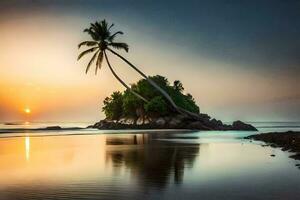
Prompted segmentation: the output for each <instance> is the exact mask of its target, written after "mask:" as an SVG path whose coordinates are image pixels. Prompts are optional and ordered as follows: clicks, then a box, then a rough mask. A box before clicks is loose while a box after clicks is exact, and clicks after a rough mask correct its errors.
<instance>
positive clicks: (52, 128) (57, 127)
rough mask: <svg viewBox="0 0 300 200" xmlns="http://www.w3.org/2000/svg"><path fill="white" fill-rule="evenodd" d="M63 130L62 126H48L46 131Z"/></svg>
mask: <svg viewBox="0 0 300 200" xmlns="http://www.w3.org/2000/svg"><path fill="white" fill-rule="evenodd" d="M61 129H62V128H61V127H60V126H48V127H46V128H45V130H61Z"/></svg>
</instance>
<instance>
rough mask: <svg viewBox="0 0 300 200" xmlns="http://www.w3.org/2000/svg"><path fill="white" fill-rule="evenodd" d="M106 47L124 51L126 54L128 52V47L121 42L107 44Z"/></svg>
mask: <svg viewBox="0 0 300 200" xmlns="http://www.w3.org/2000/svg"><path fill="white" fill-rule="evenodd" d="M108 46H112V47H113V48H115V49H120V50H122V49H123V50H125V51H126V52H128V50H129V46H128V44H126V43H123V42H111V43H109V44H108Z"/></svg>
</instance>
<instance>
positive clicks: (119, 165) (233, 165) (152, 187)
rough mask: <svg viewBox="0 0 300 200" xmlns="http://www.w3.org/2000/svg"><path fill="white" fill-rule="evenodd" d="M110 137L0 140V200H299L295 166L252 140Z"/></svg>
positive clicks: (229, 135) (205, 134) (233, 134)
mask: <svg viewBox="0 0 300 200" xmlns="http://www.w3.org/2000/svg"><path fill="white" fill-rule="evenodd" d="M112 132H113V131H110V132H109V133H105V131H95V130H93V132H92V133H91V132H85V133H84V134H83V135H82V134H80V132H79V133H78V132H76V134H79V135H70V134H72V133H67V134H65V133H63V134H62V133H61V132H58V133H56V132H52V133H51V134H52V136H49V135H48V136H47V134H48V133H38V134H36V133H28V132H27V133H23V135H20V133H18V134H17V135H14V134H13V135H11V134H10V135H9V136H10V137H2V138H0V177H1V178H0V199H1V200H2V199H3V200H9V199H33V200H34V199H200V198H201V199H230V200H234V199H263V200H266V199H300V170H299V169H298V168H297V167H295V164H296V163H299V162H298V161H295V160H292V159H289V158H288V156H289V154H288V153H286V152H282V151H281V150H280V149H274V148H271V147H263V146H262V143H260V142H253V143H251V142H250V141H248V140H243V139H241V138H242V137H244V136H247V135H249V134H253V132H237V131H226V132H224V131H223V132H222V131H202V132H199V131H198V132H173V131H164V132H159V131H151V132H140V131H131V133H126V132H125V131H123V132H122V133H120V132H119V131H114V132H113V133H114V134H112ZM127 132H128V131H127ZM45 134H46V135H45ZM68 134H69V135H68ZM1 135H2V134H1ZM7 135H8V134H7ZM7 135H6V136H7ZM26 135H27V136H26ZM4 136H5V135H4ZM11 136H12V137H11ZM15 136H18V137H15ZM33 136H34V137H33ZM271 154H275V155H276V156H275V157H271V156H270V155H271Z"/></svg>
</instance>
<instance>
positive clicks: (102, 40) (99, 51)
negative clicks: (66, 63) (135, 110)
mask: <svg viewBox="0 0 300 200" xmlns="http://www.w3.org/2000/svg"><path fill="white" fill-rule="evenodd" d="M113 26H114V24H112V25H110V26H109V27H108V24H107V22H106V21H105V20H103V21H101V22H100V23H98V22H96V23H95V24H91V27H90V28H89V29H85V30H84V32H87V33H88V34H89V35H90V36H91V37H92V39H93V41H84V42H81V43H80V44H79V45H78V48H80V47H81V46H83V45H85V46H88V47H91V48H89V49H87V50H85V51H83V52H81V53H80V54H79V56H78V60H79V59H80V58H82V57H83V56H84V55H87V54H89V53H93V52H95V53H94V54H93V56H92V58H91V60H90V61H89V63H88V65H87V67H86V70H85V72H86V73H87V72H88V71H89V69H90V67H91V65H92V64H93V63H94V61H95V60H96V68H95V74H97V71H98V69H101V66H102V62H103V57H105V60H106V63H107V65H108V67H109V69H110V71H111V72H112V74H113V75H114V77H115V78H116V79H117V80H118V81H119V82H120V83H121V84H122V85H123V86H124V87H125V88H126V89H128V90H129V91H130V92H131V93H132V94H134V95H135V96H137V97H138V98H140V99H142V100H143V101H145V102H148V100H147V99H145V98H144V97H143V96H141V95H140V94H138V93H137V92H135V91H134V90H132V89H131V88H130V87H129V86H128V85H127V84H126V83H125V82H124V81H123V80H122V79H121V78H120V77H119V76H118V75H117V74H116V72H115V71H114V69H113V68H112V66H111V64H110V62H109V60H108V57H107V55H106V52H105V50H106V49H107V46H112V47H113V48H116V49H124V50H125V51H126V52H128V45H127V44H126V43H120V42H114V38H115V37H116V35H118V34H123V32H121V31H118V32H115V33H114V34H111V32H110V29H111V28H112V27H113Z"/></svg>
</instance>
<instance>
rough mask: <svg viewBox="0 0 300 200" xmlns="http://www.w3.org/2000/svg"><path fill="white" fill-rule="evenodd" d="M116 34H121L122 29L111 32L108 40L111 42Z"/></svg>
mask: <svg viewBox="0 0 300 200" xmlns="http://www.w3.org/2000/svg"><path fill="white" fill-rule="evenodd" d="M118 34H120V35H123V34H124V33H123V32H122V31H117V32H115V33H114V34H112V35H111V36H109V38H108V41H110V42H113V41H114V39H115V37H116V36H117V35H118Z"/></svg>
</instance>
